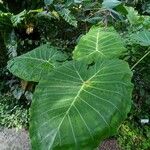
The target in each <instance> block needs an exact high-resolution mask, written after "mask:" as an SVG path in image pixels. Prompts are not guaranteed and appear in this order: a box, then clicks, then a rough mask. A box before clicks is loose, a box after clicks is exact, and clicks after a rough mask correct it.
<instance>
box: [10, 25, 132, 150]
mask: <svg viewBox="0 0 150 150" xmlns="http://www.w3.org/2000/svg"><path fill="white" fill-rule="evenodd" d="M124 51H125V48H124V46H123V43H122V42H121V38H120V36H119V35H118V33H117V32H116V31H115V30H114V29H113V28H112V27H100V26H96V27H93V28H91V29H90V31H89V32H88V33H87V34H86V35H84V36H83V37H81V39H80V41H79V43H78V45H77V46H76V48H75V50H74V52H73V60H71V61H68V60H67V58H66V55H65V54H63V53H62V52H61V51H60V50H58V49H57V48H54V47H53V46H51V45H50V44H46V45H43V46H40V47H38V48H37V49H35V50H33V51H30V52H28V53H26V54H24V55H22V56H19V57H16V58H14V59H13V60H10V61H9V62H8V69H9V70H10V71H11V72H12V73H14V74H15V75H16V76H18V77H21V78H22V79H24V80H28V81H35V82H38V85H37V87H36V89H35V92H34V96H33V101H32V105H31V110H30V137H31V143H32V148H33V149H36V150H38V149H39V150H43V149H47V150H50V149H65V150H66V149H94V148H96V147H97V146H98V144H99V143H100V142H101V141H102V140H103V139H104V138H107V137H109V136H112V135H114V134H116V131H117V128H118V126H119V125H120V123H121V122H122V121H123V120H124V119H125V118H126V116H127V113H128V112H129V111H130V107H131V92H132V84H131V77H132V72H131V70H130V69H129V66H128V64H127V63H126V62H125V61H123V60H119V57H120V56H122V55H123V53H124ZM65 61H66V62H65Z"/></svg>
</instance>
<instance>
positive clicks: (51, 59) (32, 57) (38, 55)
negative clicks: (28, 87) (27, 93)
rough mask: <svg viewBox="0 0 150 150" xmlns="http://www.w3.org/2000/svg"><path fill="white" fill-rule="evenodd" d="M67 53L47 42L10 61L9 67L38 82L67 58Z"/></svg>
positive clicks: (19, 75)
mask: <svg viewBox="0 0 150 150" xmlns="http://www.w3.org/2000/svg"><path fill="white" fill-rule="evenodd" d="M66 58H67V57H66V55H65V54H63V53H62V52H61V51H58V50H57V49H56V48H55V47H52V46H50V45H49V44H45V45H43V46H40V47H38V48H36V49H34V50H32V51H30V52H28V53H26V54H24V55H21V56H19V57H16V58H14V59H12V60H10V61H9V62H8V69H9V71H10V72H12V73H13V74H14V75H16V76H18V77H20V78H22V79H24V80H27V81H35V82H38V81H39V80H40V79H41V77H42V76H45V74H47V73H48V72H49V71H51V70H52V69H53V68H54V67H56V66H57V65H58V64H59V63H60V62H61V61H64V60H66Z"/></svg>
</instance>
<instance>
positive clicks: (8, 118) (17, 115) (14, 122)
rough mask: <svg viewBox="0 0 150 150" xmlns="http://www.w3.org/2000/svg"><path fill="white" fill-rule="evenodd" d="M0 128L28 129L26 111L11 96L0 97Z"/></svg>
mask: <svg viewBox="0 0 150 150" xmlns="http://www.w3.org/2000/svg"><path fill="white" fill-rule="evenodd" d="M0 114H1V115H0V126H1V127H7V128H14V127H15V128H19V129H20V128H28V110H27V108H24V105H23V104H21V103H20V102H18V101H17V100H16V99H14V98H13V96H12V95H9V94H7V95H3V96H0Z"/></svg>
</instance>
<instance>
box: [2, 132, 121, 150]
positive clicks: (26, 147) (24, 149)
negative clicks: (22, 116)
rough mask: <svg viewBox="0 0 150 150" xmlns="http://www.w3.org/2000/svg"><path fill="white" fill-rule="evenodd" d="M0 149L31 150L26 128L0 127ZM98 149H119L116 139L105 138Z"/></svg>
mask: <svg viewBox="0 0 150 150" xmlns="http://www.w3.org/2000/svg"><path fill="white" fill-rule="evenodd" d="M0 150H31V145H30V142H29V134H28V132H27V131H26V130H16V129H0ZM99 150H119V147H118V144H117V141H116V140H114V139H108V140H105V141H104V142H103V143H102V144H101V146H100V147H99Z"/></svg>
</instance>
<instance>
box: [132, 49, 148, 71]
mask: <svg viewBox="0 0 150 150" xmlns="http://www.w3.org/2000/svg"><path fill="white" fill-rule="evenodd" d="M149 53H150V51H148V52H147V53H146V54H145V55H144V56H143V57H142V58H141V59H139V60H138V61H137V62H136V63H135V64H134V65H133V66H132V67H131V70H133V69H134V68H135V67H136V66H137V65H138V64H139V63H140V62H141V61H142V60H143V59H144V58H145V57H146V56H147V55H148V54H149Z"/></svg>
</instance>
